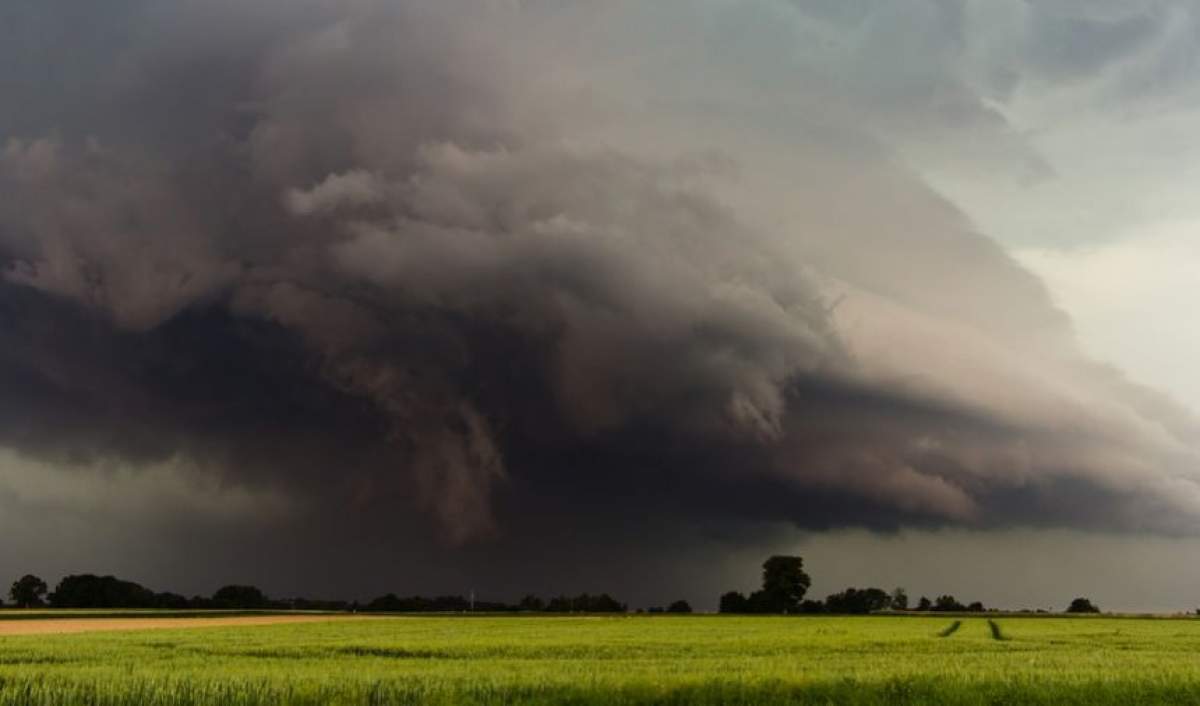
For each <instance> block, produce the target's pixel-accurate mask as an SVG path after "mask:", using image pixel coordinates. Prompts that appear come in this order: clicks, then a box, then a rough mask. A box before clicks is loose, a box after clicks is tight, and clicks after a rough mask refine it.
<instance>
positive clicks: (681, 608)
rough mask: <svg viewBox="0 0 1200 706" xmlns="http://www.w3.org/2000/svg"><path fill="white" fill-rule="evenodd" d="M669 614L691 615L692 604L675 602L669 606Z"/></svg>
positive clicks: (681, 601)
mask: <svg viewBox="0 0 1200 706" xmlns="http://www.w3.org/2000/svg"><path fill="white" fill-rule="evenodd" d="M667 612H668V613H691V612H692V604H690V603H688V602H687V601H683V600H680V601H675V602H674V603H672V604H671V605H669V606H667Z"/></svg>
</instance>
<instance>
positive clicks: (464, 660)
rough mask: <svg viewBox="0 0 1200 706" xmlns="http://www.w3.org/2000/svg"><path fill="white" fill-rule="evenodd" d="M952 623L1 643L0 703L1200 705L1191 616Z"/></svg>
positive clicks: (574, 622) (1198, 632)
mask: <svg viewBox="0 0 1200 706" xmlns="http://www.w3.org/2000/svg"><path fill="white" fill-rule="evenodd" d="M947 620H948V619H947V618H945V617H878V616H872V617H858V618H838V617H726V616H679V617H673V616H653V617H635V616H614V617H590V616H589V617H584V616H573V617H512V616H510V617H462V616H459V617H451V616H431V617H382V618H375V619H361V620H334V621H331V622H323V623H304V624H282V625H271V626H255V627H221V628H192V629H172V630H137V631H125V632H92V633H81V634H75V635H55V636H47V635H29V636H9V637H3V638H0V706H9V705H12V706H39V705H41V706H52V705H53V706H76V705H79V706H82V705H85V704H86V705H87V706H118V705H119V706H135V705H136V706H155V705H160V706H177V705H188V704H233V705H240V706H268V705H269V706H288V705H305V706H307V705H313V706H316V705H318V704H320V705H322V706H324V705H326V704H329V705H333V706H337V705H345V706H351V705H354V706H357V705H360V704H361V705H364V706H366V705H382V704H414V705H421V704H438V705H443V704H444V705H447V706H449V705H450V704H468V705H470V704H506V705H507V704H518V705H519V704H560V703H562V704H579V705H584V704H614V703H615V704H643V703H645V704H690V703H698V704H747V705H749V704H768V705H769V704H842V703H845V704H880V705H882V704H927V703H950V704H1017V703H1034V704H1134V703H1179V704H1184V703H1198V702H1200V659H1198V658H1197V655H1198V654H1200V621H1193V620H1186V619H1181V620H1136V619H1116V618H1081V619H1034V618H1018V617H997V618H995V619H994V620H993V621H988V620H986V619H984V618H971V617H964V618H962V619H961V620H960V621H959V622H956V623H951V624H953V625H958V628H957V629H956V630H953V631H949V630H948V629H947ZM989 622H990V623H991V625H989ZM996 638H1003V639H996Z"/></svg>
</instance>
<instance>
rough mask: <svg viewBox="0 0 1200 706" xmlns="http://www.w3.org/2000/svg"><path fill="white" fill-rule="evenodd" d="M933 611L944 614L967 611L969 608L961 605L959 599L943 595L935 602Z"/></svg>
mask: <svg viewBox="0 0 1200 706" xmlns="http://www.w3.org/2000/svg"><path fill="white" fill-rule="evenodd" d="M933 609H934V610H937V611H944V612H961V611H965V610H966V609H967V607H966V606H964V605H963V604H962V603H959V602H958V599H956V598H955V597H954V596H951V595H942V596H938V597H937V600H936V601H934V602H933Z"/></svg>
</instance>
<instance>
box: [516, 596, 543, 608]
mask: <svg viewBox="0 0 1200 706" xmlns="http://www.w3.org/2000/svg"><path fill="white" fill-rule="evenodd" d="M517 610H525V611H529V612H531V613H540V612H542V611H543V610H546V601H543V600H542V599H541V598H538V597H537V596H535V595H533V594H532V593H531V594H529V595H528V596H525V597H524V598H522V599H521V602H520V603H518V604H517Z"/></svg>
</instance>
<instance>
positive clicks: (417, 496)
mask: <svg viewBox="0 0 1200 706" xmlns="http://www.w3.org/2000/svg"><path fill="white" fill-rule="evenodd" d="M909 5H911V7H906V8H905V9H904V10H903V11H901V10H900V9H894V8H893V7H892V4H891V3H867V2H862V3H844V2H838V3H820V2H778V3H737V2H699V3H693V2H689V3H655V4H652V5H647V4H645V3H623V2H613V3H604V4H602V5H595V4H590V3H565V4H564V3H543V2H537V1H531V2H520V1H512V2H499V1H497V2H480V3H465V2H464V3H458V2H450V3H440V2H439V3H432V2H402V1H399V0H397V1H395V2H365V1H364V2H341V3H325V2H315V1H314V2H304V3H282V2H270V1H267V0H257V1H256V2H250V3H232V2H230V3H220V2H218V3H211V2H210V3H190V2H185V3H175V4H173V5H172V6H171V7H170V8H164V7H159V6H153V5H152V4H144V3H138V2H125V3H119V4H106V5H105V7H103V8H100V7H86V6H79V5H78V4H77V3H67V2H62V3H58V2H48V3H40V4H38V5H36V6H34V5H26V6H22V7H20V8H18V9H17V10H15V11H13V14H14V17H13V22H12V23H10V24H11V25H12V26H13V27H15V30H12V31H14V32H15V34H16V36H19V37H21V38H22V41H23V42H24V43H22V44H20V46H18V47H16V48H8V49H4V50H0V51H2V52H3V55H0V58H8V59H11V58H13V57H12V56H8V55H9V54H13V55H15V54H14V52H16V53H20V52H27V53H25V54H23V56H26V61H24V62H12V61H6V62H5V64H6V67H5V68H4V69H0V71H3V75H2V78H3V85H4V86H6V89H5V90H6V91H7V93H8V95H9V96H10V97H11V98H12V99H13V101H12V105H13V106H14V108H13V110H11V111H9V110H7V109H6V111H5V114H6V117H4V118H2V119H0V140H3V148H2V149H0V190H2V192H3V193H4V194H5V195H6V198H5V199H4V200H3V202H2V203H0V268H2V271H3V283H2V284H0V388H2V389H3V392H4V394H3V395H2V396H0V443H2V444H3V445H4V446H5V447H6V448H7V449H9V450H11V452H15V453H17V454H20V455H21V456H22V457H24V458H33V459H35V460H33V461H29V464H28V465H27V466H22V469H24V470H22V473H23V474H27V475H29V476H34V475H36V474H39V473H42V471H39V470H38V469H40V468H45V467H46V466H45V465H44V464H47V463H49V464H53V467H55V468H59V469H76V472H78V473H80V474H87V473H94V472H95V468H96V467H97V464H101V465H103V464H116V465H117V466H120V467H121V468H125V469H128V470H130V471H131V472H134V473H138V472H145V473H148V474H153V473H155V472H156V471H155V469H162V468H164V467H170V468H171V469H172V471H171V473H172V474H173V475H171V478H177V477H178V476H177V474H185V475H187V474H190V475H192V476H194V477H195V478H196V479H198V480H194V481H189V482H195V483H201V484H202V486H203V487H204V488H208V489H211V488H213V487H217V488H222V487H223V488H226V489H228V490H229V492H231V493H234V494H235V495H236V497H237V498H240V500H238V501H237V502H238V503H244V502H245V498H248V497H249V498H252V497H257V496H259V495H263V496H264V497H270V498H274V499H275V500H272V502H271V503H269V504H270V506H271V507H272V508H276V509H275V510H272V512H276V513H277V515H278V518H277V519H276V520H274V521H276V522H279V523H283V524H284V525H285V526H286V524H287V523H288V522H292V523H297V524H311V523H312V522H314V521H315V522H316V523H317V524H318V526H332V525H333V524H337V525H339V527H340V526H341V525H342V524H345V523H349V524H350V525H354V526H357V527H360V528H362V534H361V535H358V536H365V535H368V534H370V533H376V532H378V531H379V529H380V527H386V526H389V525H390V526H391V528H392V530H393V531H395V532H396V534H399V535H406V536H408V537H409V539H397V538H394V537H392V538H387V539H382V540H380V541H382V542H384V543H385V544H389V543H395V544H396V546H409V545H410V544H411V543H412V542H413V541H418V543H419V542H421V541H425V539H427V538H428V537H430V536H436V537H439V538H440V539H441V540H442V541H443V542H446V543H448V544H449V545H453V546H463V545H467V546H470V545H473V544H477V543H481V542H482V543H485V544H487V543H492V544H493V545H495V544H496V543H499V544H500V545H502V546H509V547H519V546H521V544H522V542H527V541H530V538H533V537H545V536H547V535H551V536H553V535H555V534H556V533H557V535H558V536H559V537H560V539H561V544H560V546H566V547H578V548H586V547H595V546H597V545H601V544H604V543H607V542H610V541H615V542H617V543H618V544H621V545H622V546H627V547H629V548H630V549H629V551H633V552H643V551H645V552H651V553H653V552H663V551H672V550H673V549H672V547H673V545H675V544H676V543H678V542H682V541H683V540H681V539H680V540H677V539H674V538H675V537H679V536H682V533H684V532H685V531H686V532H687V533H689V534H688V536H691V537H695V536H708V537H724V538H730V537H733V538H746V537H753V536H756V533H758V532H761V531H762V530H761V528H762V527H764V526H770V525H772V524H778V523H790V524H793V525H795V526H798V527H801V528H825V527H833V526H860V527H867V528H872V529H894V528H898V527H902V526H925V527H928V526H942V525H961V526H968V527H975V528H996V527H1010V526H1026V525H1036V526H1041V525H1050V526H1061V527H1071V528H1077V529H1105V530H1117V531H1134V530H1138V531H1153V532H1160V533H1171V534H1185V535H1192V534H1195V533H1196V532H1197V530H1200V521H1198V520H1200V473H1198V470H1200V466H1198V465H1197V461H1198V458H1197V451H1198V449H1200V445H1198V442H1200V427H1198V426H1197V423H1196V420H1195V419H1194V418H1193V417H1192V416H1191V415H1190V414H1189V413H1188V412H1187V411H1185V410H1184V409H1183V408H1181V407H1180V406H1178V405H1176V404H1175V403H1173V402H1171V401H1170V400H1169V399H1167V398H1166V397H1165V396H1162V395H1160V394H1158V393H1155V392H1153V391H1151V390H1148V389H1145V388H1143V387H1139V386H1137V385H1135V384H1132V383H1130V382H1129V381H1127V380H1126V379H1125V378H1124V377H1123V376H1122V375H1121V374H1120V373H1119V372H1118V371H1116V370H1113V369H1110V368H1107V367H1104V366H1102V365H1099V364H1097V363H1094V362H1092V361H1091V360H1089V359H1088V358H1087V357H1086V356H1084V355H1083V354H1082V353H1081V352H1080V351H1079V349H1078V346H1077V344H1076V342H1075V340H1074V334H1073V332H1072V330H1071V325H1070V322H1069V320H1068V319H1067V317H1066V316H1065V315H1064V314H1063V313H1062V312H1060V311H1058V310H1057V309H1055V307H1054V306H1053V305H1052V304H1051V302H1050V299H1049V297H1048V295H1047V293H1046V291H1045V289H1044V287H1043V286H1042V285H1041V283H1040V281H1039V280H1038V279H1037V278H1036V277H1035V276H1033V275H1032V274H1030V273H1029V272H1028V271H1027V270H1025V269H1023V268H1022V267H1021V266H1020V265H1019V264H1018V263H1017V262H1016V261H1014V260H1013V259H1012V258H1011V257H1009V256H1008V255H1007V254H1006V252H1005V251H1004V250H1003V249H1002V248H1001V247H1000V246H998V245H997V244H996V243H995V242H993V241H992V240H990V239H989V238H987V237H986V236H984V235H981V234H979V233H977V232H976V229H975V228H974V227H973V226H972V224H971V223H970V222H969V220H968V219H967V218H966V217H965V216H964V215H963V214H962V213H961V212H960V211H959V210H958V209H957V208H956V207H955V206H954V205H953V204H952V203H950V202H949V201H947V200H946V199H945V198H944V197H942V196H940V195H939V194H938V193H937V192H935V191H934V190H933V189H932V188H930V186H928V185H927V184H926V182H925V181H924V180H923V179H922V178H921V177H920V176H919V175H918V173H917V172H916V171H914V170H913V169H912V168H911V167H910V166H908V164H907V162H906V160H907V159H908V158H909V157H911V156H912V155H914V154H918V153H920V152H921V150H922V149H925V148H924V147H922V145H927V144H928V139H929V136H930V135H933V134H943V135H944V136H945V140H946V144H947V145H949V146H950V148H949V149H946V151H945V153H944V156H945V157H946V163H951V162H953V161H954V159H957V158H958V157H955V154H956V153H957V154H959V155H960V156H961V155H962V154H965V155H966V156H967V157H968V158H979V154H978V153H973V152H971V150H985V151H986V150H989V149H994V150H995V151H996V155H993V156H995V157H996V161H995V163H996V164H1000V165H1005V166H1003V169H1007V170H1011V173H1012V174H1014V175H1016V177H1017V178H1018V179H1053V174H1054V170H1053V168H1052V167H1050V166H1049V165H1048V164H1047V163H1046V162H1045V161H1044V160H1043V159H1042V158H1041V156H1040V155H1039V154H1038V152H1037V150H1036V149H1035V148H1034V147H1033V146H1032V145H1031V144H1030V143H1029V142H1028V141H1027V140H1026V139H1024V137H1023V136H1022V135H1021V133H1020V131H1019V130H1018V129H1016V128H1015V127H1014V126H1013V124H1012V122H1011V121H1010V118H1009V116H1007V115H1006V114H1005V110H1002V109H1000V108H998V107H997V106H1000V105H1010V106H1011V105H1016V104H1017V103H1019V101H1018V100H1017V99H1016V98H1014V96H1019V95H1023V92H1026V91H1035V92H1036V91H1038V90H1041V89H1040V88H1039V86H1041V85H1042V84H1043V83H1044V82H1047V81H1060V82H1068V83H1072V85H1074V84H1075V83H1078V84H1079V85H1080V86H1082V87H1081V88H1080V90H1081V91H1082V90H1085V89H1086V90H1090V89H1088V88H1087V85H1085V84H1086V81H1087V77H1089V76H1093V75H1094V74H1095V73H1096V72H1098V71H1100V70H1102V69H1104V68H1105V67H1110V66H1122V67H1124V68H1123V69H1122V71H1123V72H1126V73H1130V74H1132V73H1136V71H1137V67H1138V66H1140V65H1141V63H1140V62H1144V61H1148V60H1149V59H1146V58H1145V56H1144V55H1143V54H1137V52H1142V51H1145V48H1146V47H1158V50H1157V51H1159V52H1160V53H1161V52H1166V51H1168V47H1166V46H1164V43H1165V42H1169V40H1170V36H1171V33H1170V32H1171V28H1172V27H1174V26H1176V24H1177V23H1178V22H1181V21H1183V19H1182V14H1181V13H1180V12H1178V11H1175V12H1168V11H1167V10H1166V9H1162V8H1157V6H1152V5H1151V4H1150V3H1146V4H1145V5H1146V6H1145V7H1143V8H1140V9H1137V8H1135V9H1129V7H1128V6H1127V4H1124V3H1123V4H1121V5H1120V6H1117V5H1114V6H1113V8H1112V9H1111V11H1108V10H1105V11H1101V10H1099V9H1096V8H1097V6H1096V5H1095V4H1087V5H1086V6H1084V5H1082V4H1081V5H1080V6H1079V7H1072V6H1071V4H1069V3H1063V4H1062V5H1061V7H1060V8H1059V9H1057V10H1055V11H1053V12H1051V11H1049V10H1041V9H1037V10H1033V9H1029V8H1026V7H1025V5H1024V4H1023V3H1011V4H1006V5H1005V7H1006V8H1007V10H1001V9H996V8H997V7H999V5H1000V4H998V3H988V4H987V8H985V7H984V4H982V3H961V4H960V3H952V2H927V3H919V2H913V3H909ZM1010 5H1011V6H1010ZM1139 7H1140V6H1139ZM989 8H990V9H989ZM1022 8H1023V9H1022ZM989 13H999V14H1001V15H1004V16H1005V18H1007V22H1008V24H1004V23H1001V25H1000V26H1003V27H1008V28H1009V29H1010V30H1011V31H1012V32H1017V33H1018V34H1019V35H1020V37H1021V38H1022V41H1024V42H1027V43H1028V46H1029V47H1031V48H1032V49H1031V51H1029V52H1024V51H1022V52H1020V53H1019V54H1020V56H1021V57H1023V58H1022V59H1021V63H1018V61H1017V59H1016V58H1014V56H1012V55H1010V54H1006V53H1005V52H1004V51H1001V50H1000V49H999V47H1001V46H1009V44H1008V43H1007V40H1006V39H1005V38H1004V37H997V36H996V35H990V40H989V38H988V37H984V38H982V39H981V38H980V36H979V34H978V32H976V31H975V30H974V29H973V28H974V27H978V26H980V23H981V22H982V19H981V18H983V17H984V15H985V14H986V15H988V17H991V14H989ZM1005 13H1007V14H1005ZM1030 13H1032V14H1033V15H1037V16H1036V17H1032V16H1029V15H1030ZM1042 14H1046V16H1045V17H1041V15H1042ZM989 21H990V20H989ZM51 35H56V36H57V39H56V40H55V38H54V37H52V36H51ZM58 35H61V36H58ZM39 40H44V41H39ZM51 40H54V41H51ZM985 40H986V41H985ZM1002 40H1004V41H1002ZM989 41H991V42H995V43H996V46H992V44H990V43H989ZM9 46H10V47H11V45H9ZM1017 46H1021V44H1020V43H1018V44H1017ZM39 47H40V48H39ZM899 56H903V57H906V59H905V60H903V61H895V60H892V59H894V58H895V57H899ZM1130 56H1135V57H1142V58H1136V59H1130V58H1129V57H1130ZM29 57H33V58H29ZM910 59H911V61H910ZM38 67H45V68H44V69H43V68H38ZM1088 85H1090V84H1088ZM1122 85H1124V84H1116V85H1115V87H1112V89H1113V90H1118V89H1120V90H1131V89H1129V88H1128V87H1126V88H1124V89H1121V88H1120V86H1122ZM1097 90H1099V89H1097ZM1097 95H1098V94H1097ZM1091 99H1094V100H1099V98H1091ZM1004 101H1011V102H1010V103H1004ZM985 143H987V144H990V145H992V146H991V147H980V145H981V144H985ZM955 146H962V147H963V150H965V151H963V152H961V153H959V152H958V151H957V149H956V147H955ZM997 155H998V156H997ZM989 159H990V157H989ZM6 453H9V452H6ZM89 469H90V470H89ZM114 482H115V481H114ZM181 482H182V481H181ZM23 483H26V484H29V483H36V481H35V480H31V479H29V478H26V479H25V480H24V481H23ZM60 483H61V479H60V478H59V477H58V476H54V477H53V478H50V477H48V478H47V484H49V485H52V484H60ZM213 483H216V486H213V485H212V484H213ZM49 485H48V487H49ZM24 487H28V486H27V485H26V486H24ZM47 492H48V491H47ZM205 492H209V491H208V490H206V491H205ZM213 492H215V491H213ZM231 497H233V496H231ZM206 502H208V501H206ZM239 507H240V505H239ZM289 518H290V519H289ZM230 521H233V520H230ZM402 527H403V528H405V529H403V530H401V529H400V528H402ZM340 531H341V530H340V529H339V530H337V531H335V530H333V529H330V533H331V536H332V535H335V534H337V532H340ZM407 533H411V534H407ZM697 533H698V534H697ZM337 536H338V537H339V538H341V537H342V535H340V534H338V535H337ZM649 536H653V537H655V539H652V540H651V539H646V537H649ZM413 538H416V539H415V540H414V539H413ZM330 541H333V540H330ZM688 541H693V540H688ZM506 543H507V544H506ZM389 546H390V544H389Z"/></svg>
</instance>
